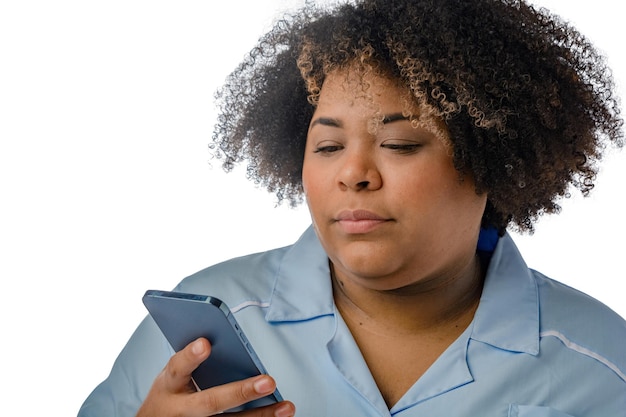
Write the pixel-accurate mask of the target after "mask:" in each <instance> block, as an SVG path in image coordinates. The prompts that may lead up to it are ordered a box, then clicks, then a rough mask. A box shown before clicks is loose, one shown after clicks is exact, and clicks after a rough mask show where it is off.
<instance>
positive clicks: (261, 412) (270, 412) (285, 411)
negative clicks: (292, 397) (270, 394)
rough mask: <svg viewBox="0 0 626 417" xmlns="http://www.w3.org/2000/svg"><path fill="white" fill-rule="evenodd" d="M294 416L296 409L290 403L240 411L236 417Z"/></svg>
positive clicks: (285, 402)
mask: <svg viewBox="0 0 626 417" xmlns="http://www.w3.org/2000/svg"><path fill="white" fill-rule="evenodd" d="M295 414H296V407H295V406H294V405H293V403H291V402H290V401H282V402H280V403H276V404H272V405H268V406H265V407H260V408H255V409H253V410H246V411H242V412H241V413H238V414H237V417H293V416H294V415H295Z"/></svg>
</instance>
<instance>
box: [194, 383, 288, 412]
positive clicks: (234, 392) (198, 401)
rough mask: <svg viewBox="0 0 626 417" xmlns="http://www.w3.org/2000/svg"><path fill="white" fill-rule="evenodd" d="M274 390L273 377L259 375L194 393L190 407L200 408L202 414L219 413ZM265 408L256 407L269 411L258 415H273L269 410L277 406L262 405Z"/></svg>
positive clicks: (259, 410)
mask: <svg viewBox="0 0 626 417" xmlns="http://www.w3.org/2000/svg"><path fill="white" fill-rule="evenodd" d="M275 390H276V383H275V382H274V379H273V378H272V377H270V376H268V375H260V376H256V377H253V378H248V379H244V380H242V381H236V382H231V383H228V384H224V385H220V386H216V387H213V388H210V389H207V390H204V391H200V392H198V393H195V394H193V399H192V400H191V401H193V402H194V403H195V404H194V405H193V407H191V408H193V409H194V410H195V409H197V410H201V411H202V412H204V413H205V414H204V415H211V414H216V413H221V412H224V411H226V410H230V409H231V408H235V407H238V406H240V405H242V404H245V403H248V402H250V401H252V400H256V399H258V398H262V397H265V396H267V395H269V394H271V393H273V392H274V391H275ZM281 404H282V403H281ZM265 408H267V410H261V409H258V411H257V412H269V414H258V415H273V411H270V410H271V409H274V408H277V405H276V404H273V405H271V406H269V407H263V409H265ZM255 415H256V414H255Z"/></svg>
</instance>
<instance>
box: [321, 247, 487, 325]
mask: <svg viewBox="0 0 626 417" xmlns="http://www.w3.org/2000/svg"><path fill="white" fill-rule="evenodd" d="M331 275H332V280H333V294H334V298H335V303H336V305H337V308H338V309H339V311H340V313H341V314H342V316H343V317H344V319H345V320H346V322H347V323H348V325H349V326H363V328H367V329H368V330H369V331H373V332H376V333H379V334H386V335H391V334H394V335H407V334H414V335H415V334H423V333H426V332H440V331H445V330H446V329H453V330H455V329H456V330H455V331H459V330H460V331H462V330H463V329H465V328H466V327H467V326H468V325H469V323H470V322H471V320H472V319H473V316H474V312H475V311H476V308H477V307H478V301H479V299H480V295H481V292H482V286H483V281H484V268H483V267H482V265H481V262H480V259H479V258H478V256H475V257H473V258H472V259H471V260H470V261H469V262H468V263H467V265H465V266H464V267H463V268H461V270H460V271H457V272H456V273H450V274H442V275H441V276H438V277H430V278H428V279H423V280H420V281H419V282H416V283H414V284H411V285H408V286H404V287H401V288H395V289H390V290H379V289H371V288H367V287H364V286H362V285H359V284H357V283H356V282H357V281H355V280H351V279H349V276H348V275H347V274H346V273H345V272H343V271H341V270H340V269H338V268H335V267H334V265H333V264H332V263H331Z"/></svg>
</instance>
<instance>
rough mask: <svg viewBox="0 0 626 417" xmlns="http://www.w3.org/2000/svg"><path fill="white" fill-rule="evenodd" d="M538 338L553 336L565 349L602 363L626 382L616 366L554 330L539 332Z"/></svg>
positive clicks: (625, 376)
mask: <svg viewBox="0 0 626 417" xmlns="http://www.w3.org/2000/svg"><path fill="white" fill-rule="evenodd" d="M539 336H541V337H544V336H553V337H556V338H557V339H559V340H560V341H561V342H562V343H563V344H564V345H565V346H566V347H567V348H569V349H572V350H574V351H576V352H578V353H582V354H583V355H585V356H589V357H590V358H593V359H595V360H597V361H599V362H601V363H603V364H604V365H606V366H608V367H609V368H610V369H611V370H612V371H613V372H615V373H616V374H617V376H619V377H620V378H622V380H624V382H626V374H624V372H622V371H621V370H620V369H619V368H618V367H617V365H615V364H614V363H613V362H611V361H609V360H608V359H607V358H605V357H604V356H600V355H598V354H597V353H596V352H593V351H591V350H589V349H587V348H585V347H582V346H580V345H578V344H576V343H574V342H572V341H571V340H569V339H568V338H567V337H565V336H564V335H563V334H562V333H560V332H557V331H555V330H548V331H545V332H541V333H539Z"/></svg>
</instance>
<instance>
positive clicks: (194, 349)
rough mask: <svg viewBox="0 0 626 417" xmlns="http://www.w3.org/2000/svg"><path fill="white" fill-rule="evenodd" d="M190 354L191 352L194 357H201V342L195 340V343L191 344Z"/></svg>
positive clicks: (202, 348) (202, 349)
mask: <svg viewBox="0 0 626 417" xmlns="http://www.w3.org/2000/svg"><path fill="white" fill-rule="evenodd" d="M191 352H193V354H194V355H201V354H202V353H203V352H204V346H203V345H202V341H200V340H196V341H195V342H193V344H192V345H191Z"/></svg>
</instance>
